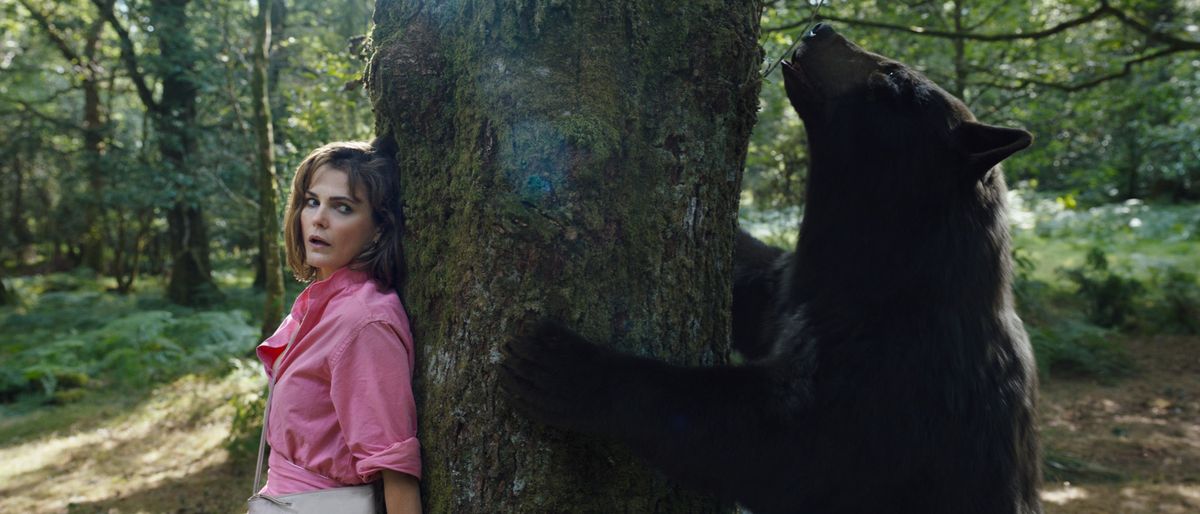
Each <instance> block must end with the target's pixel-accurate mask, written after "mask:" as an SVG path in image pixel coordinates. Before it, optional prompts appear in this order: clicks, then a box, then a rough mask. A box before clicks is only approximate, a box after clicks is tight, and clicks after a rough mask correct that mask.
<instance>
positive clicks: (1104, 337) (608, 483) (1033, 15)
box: [0, 0, 1200, 513]
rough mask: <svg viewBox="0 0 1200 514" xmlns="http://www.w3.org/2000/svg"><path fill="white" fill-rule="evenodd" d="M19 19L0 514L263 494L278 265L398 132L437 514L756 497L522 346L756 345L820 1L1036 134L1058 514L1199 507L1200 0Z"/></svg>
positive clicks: (0, 71) (1034, 259) (113, 13)
mask: <svg viewBox="0 0 1200 514" xmlns="http://www.w3.org/2000/svg"><path fill="white" fill-rule="evenodd" d="M0 13H3V17H2V18H0V147H2V151H0V199H2V201H0V243H2V244H0V462H4V463H5V464H4V465H3V466H0V511H3V512H71V513H87V512H244V511H245V503H244V502H245V498H246V497H247V496H249V495H250V488H251V484H252V482H253V477H252V474H253V468H254V459H255V452H256V451H257V447H258V434H259V431H260V429H261V426H262V419H261V418H262V412H263V404H264V401H263V400H264V398H263V392H264V390H265V385H266V381H265V378H264V376H263V373H262V368H261V364H260V363H259V362H258V360H257V359H256V358H254V348H255V346H256V345H257V344H258V343H259V342H260V341H262V339H263V338H264V337H266V336H267V335H270V334H271V333H272V332H273V331H274V330H275V327H276V326H278V325H279V323H280V320H281V318H282V316H283V315H284V314H285V312H286V311H287V309H288V308H289V306H290V305H291V302H292V300H293V299H294V298H295V297H296V296H297V295H298V294H299V293H300V292H301V291H302V290H303V289H304V286H305V284H304V283H301V282H299V281H297V280H295V279H294V278H293V277H292V274H291V272H290V271H288V270H286V269H285V265H284V264H283V263H282V262H281V260H282V255H283V254H282V250H281V244H282V229H281V228H280V227H281V221H282V216H283V209H284V206H285V204H286V201H287V194H288V191H289V190H290V184H291V181H292V178H293V175H294V173H295V170H296V167H297V165H298V164H299V163H300V161H301V160H302V159H303V158H304V156H305V155H306V154H308V152H309V151H311V150H312V149H314V148H317V147H319V146H321V145H323V144H325V143H327V142H332V141H346V140H371V139H372V138H374V137H375V136H376V135H378V134H380V133H383V132H388V133H390V134H391V135H392V136H393V137H395V138H396V139H397V140H398V141H399V142H400V143H401V158H400V159H399V161H400V168H401V174H402V176H401V183H402V185H403V187H404V190H405V192H404V194H405V203H404V209H405V217H406V230H407V232H406V234H405V236H404V237H405V239H404V241H405V252H406V259H407V261H406V269H407V273H408V274H409V277H410V279H409V281H408V282H407V283H406V285H405V288H404V290H403V291H401V292H400V297H401V298H402V299H403V301H404V303H405V307H406V309H407V310H408V312H409V314H410V316H411V317H412V322H413V334H414V337H415V340H416V344H417V346H418V350H417V351H418V354H417V355H418V363H417V378H416V385H415V386H416V389H417V392H418V395H419V399H418V407H419V412H420V413H421V421H420V431H421V434H422V446H423V452H424V454H423V456H424V465H425V467H426V470H427V471H426V476H425V477H424V479H423V482H422V495H423V497H424V498H425V509H426V510H427V511H429V512H509V511H512V512H530V511H532V512H559V511H576V509H578V511H587V512H591V511H597V512H600V511H603V510H598V509H599V508H598V507H595V506H596V505H601V504H608V505H610V506H611V505H612V504H613V503H612V502H622V503H618V505H624V506H625V507H624V508H622V509H617V510H625V511H632V512H642V511H651V510H653V511H656V512H657V511H659V510H670V511H675V510H678V511H680V512H683V511H687V512H695V511H704V512H707V511H714V512H717V511H720V512H735V511H736V507H733V506H731V505H724V504H720V503H717V502H713V501H711V500H709V499H706V498H704V497H703V496H702V495H697V494H695V493H694V492H689V491H686V490H683V491H681V490H678V489H677V488H676V487H675V486H673V485H671V484H670V483H669V482H668V481H667V480H666V479H664V478H663V477H662V476H661V475H660V474H658V473H656V472H654V471H653V470H651V469H648V468H647V467H646V466H645V465H644V464H641V463H639V462H638V461H637V459H635V458H633V457H632V456H631V455H629V454H628V452H626V451H624V450H622V449H620V448H619V447H617V446H613V445H609V444H606V443H604V442H603V441H594V440H589V439H581V438H578V436H573V435H569V434H567V433H564V432H558V431H555V430H553V429H549V428H545V427H540V426H538V425H536V424H533V423H531V422H530V421H528V420H525V419H522V418H521V417H520V416H518V415H516V414H514V413H513V412H512V411H511V409H509V408H508V407H506V406H505V404H504V402H503V401H501V400H499V399H498V397H497V395H498V393H497V392H496V388H495V380H496V372H495V361H494V359H493V358H492V356H493V354H496V352H497V350H496V347H497V346H496V345H497V344H498V343H499V342H501V341H502V340H503V335H504V334H507V333H510V332H511V331H512V327H513V326H517V325H519V324H520V323H521V322H522V320H525V319H527V318H528V316H529V315H530V314H529V313H531V312H533V313H538V314H543V315H545V314H549V315H554V316H558V317H561V318H563V319H568V320H571V322H572V323H574V324H575V325H577V326H579V327H580V331H581V332H584V333H589V334H593V335H595V336H597V337H600V336H604V337H609V338H612V339H614V340H615V341H616V344H617V345H618V346H620V345H624V346H623V348H624V349H625V350H631V351H632V350H636V351H638V352H639V353H642V354H643V355H656V356H659V357H662V358H666V359H668V360H671V361H673V362H684V363H689V364H705V365H711V364H717V363H723V362H734V363H735V364H736V363H737V362H738V361H739V360H740V358H741V357H740V356H739V355H737V354H732V355H731V352H730V351H729V349H728V344H727V341H728V338H729V330H730V329H729V320H730V317H729V313H728V311H729V306H730V298H729V288H730V284H731V282H730V280H731V279H730V277H729V274H730V269H729V265H728V264H727V261H728V259H729V255H730V251H731V248H732V244H733V243H732V239H733V235H734V230H735V229H736V226H740V227H742V228H744V229H746V230H747V231H749V232H751V233H752V234H754V235H755V236H756V237H759V238H760V239H763V240H764V241H767V242H769V243H771V244H773V245H776V246H779V247H781V248H786V249H790V248H792V247H794V245H795V244H796V236H797V227H798V226H799V222H800V220H801V218H802V215H803V210H804V204H805V200H806V196H805V194H806V183H807V171H808V165H809V160H810V155H808V149H807V134H806V132H805V128H804V125H803V124H802V123H801V121H800V119H799V117H798V116H797V114H796V112H795V111H794V110H793V108H792V106H791V105H790V104H789V102H788V98H787V95H786V93H785V90H784V86H783V78H782V77H781V74H780V71H779V67H778V66H777V65H776V63H777V62H778V61H779V60H780V59H781V58H783V57H785V56H787V55H789V52H790V49H791V48H793V45H794V43H796V42H797V41H798V40H799V38H800V37H801V35H802V34H804V32H805V30H806V29H808V28H810V27H811V26H812V24H813V23H815V22H817V21H820V22H823V23H829V24H832V25H833V26H835V27H836V28H837V30H838V32H839V33H841V34H843V35H845V36H846V37H847V38H848V39H850V40H852V41H854V42H856V43H858V44H859V45H861V46H863V47H864V48H866V49H869V50H871V51H873V52H878V53H880V54H883V55H886V56H888V57H892V58H895V59H897V60H899V61H901V62H904V63H907V64H908V65H910V66H912V67H913V68H915V69H917V70H919V71H920V72H921V73H923V74H924V75H926V76H927V77H929V78H930V79H932V80H933V81H934V82H936V83H937V84H939V85H941V86H942V87H943V88H944V89H945V90H946V91H947V92H949V93H951V94H953V95H954V96H956V97H958V98H960V99H962V100H963V102H964V103H965V104H966V105H967V106H968V107H969V108H970V109H971V111H972V112H974V113H975V115H976V116H977V117H978V118H979V119H980V120H982V121H984V122H987V123H990V124H994V125H1002V126H1008V127H1020V128H1024V129H1026V130H1028V131H1029V132H1031V133H1033V134H1034V143H1033V145H1032V146H1031V147H1030V148H1028V149H1027V150H1025V151H1022V152H1019V153H1017V154H1016V155H1014V156H1013V157H1012V158H1010V159H1008V160H1006V161H1005V163H1004V165H1003V169H1004V175H1005V179H1006V181H1007V183H1008V187H1009V193H1008V195H1009V196H1008V207H1009V212H1008V217H1009V225H1010V230H1011V233H1012V236H1013V242H1014V250H1013V259H1014V262H1015V263H1016V270H1015V275H1014V277H1013V292H1014V295H1015V298H1016V303H1017V309H1018V312H1019V313H1020V316H1021V318H1022V321H1023V323H1024V325H1025V329H1026V331H1027V332H1028V333H1029V335H1030V340H1031V342H1032V344H1033V347H1034V351H1035V354H1036V358H1037V364H1038V370H1037V371H1038V376H1039V379H1040V388H1041V393H1040V394H1041V403H1040V405H1039V411H1040V413H1039V416H1040V418H1039V420H1038V426H1039V429H1040V432H1041V443H1042V453H1043V455H1042V469H1043V474H1044V475H1045V476H1044V482H1043V485H1042V492H1041V497H1042V501H1043V504H1044V507H1045V511H1046V512H1048V513H1085V512H1086V513H1117V512H1121V513H1128V512H1147V513H1148V512H1164V513H1174V512H1180V513H1183V512H1196V511H1200V275H1198V273H1200V272H1198V271H1197V270H1200V1H1196V0H1064V1H1045V0H1018V1H999V0H942V1H931V0H897V1H891V2H889V1H865V0H756V1H754V2H738V1H721V0H693V1H685V0H680V1H674V0H672V1H663V2H659V1H654V0H620V1H615V0H614V1H608V2H592V1H587V0H578V1H576V0H478V1H470V0H463V1H459V0H451V1H446V2H420V1H412V0H378V1H377V2H376V1H370V0H346V1H343V0H334V1H312V0H258V1H257V2H226V1H223V0H55V1H48V0H0ZM424 17H429V19H439V20H443V24H442V25H438V26H437V27H435V28H433V29H431V28H428V27H427V26H424V25H420V24H412V23H413V22H412V20H414V19H416V20H422V19H425V18H424ZM445 20H449V21H445ZM406 24H410V25H406ZM743 35H744V36H746V37H748V38H751V39H747V40H746V41H749V42H750V43H749V44H747V45H740V46H739V43H740V42H741V41H742V40H743V39H745V38H741V36H743ZM739 38H740V39H739ZM629 63H633V64H632V65H630V64H629ZM614 70H616V71H614ZM746 70H748V72H744V71H746ZM631 78H632V79H631ZM715 106H726V107H728V106H733V107H730V108H729V109H727V110H720V109H719V108H718V107H715ZM742 107H745V109H742V110H739V109H741V108H742ZM710 109H711V110H710ZM743 111H744V112H743ZM560 169H567V170H570V174H569V176H570V177H572V179H571V180H570V181H568V180H567V179H564V178H561V176H559V175H554V174H553V173H551V171H553V170H560ZM548 170H549V171H548ZM568 182H571V183H568ZM573 188H574V189H573ZM548 192H549V193H548ZM846 201H853V199H848V200H846ZM514 206H518V207H519V206H524V207H520V208H519V209H518V208H515V207H514ZM526 207H528V208H529V210H528V212H526V211H525V210H523V209H525V208H526ZM518 211H520V212H518ZM530 213H532V214H530ZM734 219H736V220H737V224H736V225H735V224H734V223H733V222H732V221H733V220H734ZM679 220H683V221H682V222H680V221H679ZM614 226H619V227H622V229H621V230H614V229H613V227H614ZM618 232H619V234H618ZM560 233H566V234H568V235H567V236H560V235H559V234H560ZM564 237H565V239H564ZM564 244H565V245H567V246H566V247H564V246H563V245H564ZM563 248H569V251H568V250H567V249H563ZM567 254H569V255H570V256H571V257H570V259H567V258H566V257H564V255H567ZM564 261H570V262H564ZM664 333H665V334H669V336H666V337H663V338H662V340H661V341H654V342H648V341H647V339H649V336H650V335H651V334H664ZM697 339H706V340H707V339H712V340H721V341H725V342H726V343H725V346H724V348H723V349H720V348H712V347H710V346H709V345H708V343H699V342H695V341H696V340H697ZM450 456H456V458H450ZM610 464H611V468H609V467H606V466H610ZM599 470H604V471H599ZM596 474H601V475H602V477H600V478H597V476H596ZM631 483H635V484H637V485H636V486H630V485H629V484H631ZM581 484H585V485H581ZM580 487H588V488H594V490H593V489H589V490H588V491H587V492H586V494H587V495H588V496H586V497H584V496H580V495H581V494H584V493H581V492H578V491H577V490H578V489H579V488H580ZM530 491H537V494H530V493H529V492H530ZM523 492H524V494H522V493H523ZM593 502H601V503H593ZM664 502H665V503H666V504H667V507H663V504H664ZM588 505H590V506H593V507H590V508H589V507H584V506H588ZM568 506H574V508H572V507H568ZM672 509H674V510H672Z"/></svg>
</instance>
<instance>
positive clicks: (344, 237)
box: [300, 165, 379, 279]
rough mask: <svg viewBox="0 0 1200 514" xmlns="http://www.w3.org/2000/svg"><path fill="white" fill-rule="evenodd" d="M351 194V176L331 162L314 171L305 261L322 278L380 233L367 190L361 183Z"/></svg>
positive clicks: (303, 217) (304, 215)
mask: <svg viewBox="0 0 1200 514" xmlns="http://www.w3.org/2000/svg"><path fill="white" fill-rule="evenodd" d="M350 193H351V191H350V180H349V176H347V175H346V172H344V171H341V170H338V169H335V168H331V167H330V166H329V165H324V166H321V167H320V168H317V170H316V171H314V172H313V176H312V179H311V180H310V181H309V184H308V190H307V191H305V192H304V207H303V210H301V211H300V231H301V233H302V234H303V236H304V257H305V259H304V262H305V264H308V265H309V266H312V267H314V268H317V269H318V270H319V271H320V273H319V274H318V278H320V279H324V278H326V277H328V276H329V275H330V274H332V273H333V272H334V271H337V270H338V269H339V268H341V267H342V266H345V265H347V264H350V261H352V260H354V258H355V257H357V256H358V254H360V253H362V251H363V250H364V249H366V247H367V246H368V245H370V244H371V241H372V240H373V239H374V238H375V236H376V235H377V234H378V233H379V230H378V228H377V227H376V226H375V219H374V217H373V216H372V215H371V213H372V206H371V205H370V204H369V203H367V200H366V198H367V195H366V194H365V191H363V190H362V187H361V186H360V187H359V188H358V191H355V193H356V194H350ZM355 198H358V200H355Z"/></svg>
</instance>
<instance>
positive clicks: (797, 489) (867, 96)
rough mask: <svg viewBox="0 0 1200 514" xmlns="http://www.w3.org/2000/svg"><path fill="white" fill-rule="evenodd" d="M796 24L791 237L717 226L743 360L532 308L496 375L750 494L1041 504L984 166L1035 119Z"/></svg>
mask: <svg viewBox="0 0 1200 514" xmlns="http://www.w3.org/2000/svg"><path fill="white" fill-rule="evenodd" d="M802 39H803V41H802V44H801V45H800V46H799V48H798V49H797V50H796V51H795V52H794V53H793V54H792V55H791V57H790V59H789V60H787V61H785V62H783V63H782V64H783V73H784V81H785V87H786V91H787V94H788V98H789V100H790V102H791V103H792V106H793V107H794V108H795V110H796V112H797V113H798V114H799V116H800V118H801V120H802V121H803V123H804V125H805V130H806V132H807V134H808V144H809V155H810V166H809V170H808V173H809V176H808V184H809V185H808V189H807V193H806V195H807V196H806V199H805V204H804V215H803V218H802V220H801V224H800V232H799V236H798V241H797V243H796V247H795V249H794V250H793V251H791V252H787V253H785V252H783V251H782V250H778V249H774V248H771V247H768V246H766V245H764V244H763V243H761V242H759V241H757V240H755V239H754V238H753V237H751V236H750V235H749V234H747V233H745V232H744V231H739V233H738V234H737V236H736V237H737V239H736V241H735V244H734V252H733V253H734V262H735V269H734V276H733V295H734V297H733V306H732V308H733V313H732V315H733V326H732V343H733V346H734V347H735V348H736V349H738V350H739V351H741V352H742V353H743V354H745V355H746V356H747V357H748V358H747V360H746V361H745V362H743V363H741V364H737V365H724V366H714V367H686V366H676V365H670V364H667V363H663V362H661V361H657V360H654V359H649V358H642V357H637V356H632V355H627V354H623V353H619V352H616V351H613V350H610V349H608V348H605V347H602V346H598V345H596V344H594V343H592V342H590V341H588V340H586V339H585V338H583V337H582V336H580V335H578V334H576V333H575V332H573V331H571V330H570V329H568V328H566V327H565V326H563V325H561V324H559V323H558V322H555V321H551V320H546V321H542V322H540V323H536V324H532V325H531V327H530V328H529V329H525V330H523V331H522V332H521V333H519V334H517V335H515V336H514V337H512V338H511V339H510V340H508V341H507V342H506V343H505V345H504V353H505V356H504V359H503V360H502V361H501V363H500V366H501V369H500V370H499V371H500V385H501V387H502V390H503V393H504V394H505V396H506V397H507V398H508V400H509V401H510V402H511V403H512V405H513V406H514V407H515V408H516V409H517V410H518V411H521V412H524V413H525V414H526V415H528V416H530V417H532V418H534V419H536V420H540V421H541V422H544V423H546V424H549V425H551V426H556V427H562V428H565V429H569V430H574V431H578V432H583V433H586V434H592V435H596V436H603V437H607V438H613V439H616V440H619V441H621V442H624V443H625V444H627V445H628V446H629V447H630V448H631V449H632V450H633V451H634V452H635V453H636V454H638V455H640V456H641V457H642V458H644V459H646V460H647V461H649V463H650V464H651V465H653V466H655V467H657V468H659V469H660V470H662V472H664V473H665V474H666V475H667V476H668V477H670V478H672V479H674V480H676V481H678V482H679V483H682V484H685V485H688V486H691V487H694V488H696V489H697V490H699V491H703V492H707V493H710V494H713V495H716V496H717V497H720V498H725V499H730V500H733V501H736V502H738V503H740V504H741V505H742V506H744V507H745V508H747V509H749V510H751V511H753V512H756V513H776V512H779V513H783V512H805V513H821V514H829V513H862V514H885V513H921V514H965V513H972V514H1001V513H1003V514H1033V513H1039V512H1041V504H1040V501H1039V497H1038V486H1039V483H1040V481H1041V475H1040V456H1039V447H1038V442H1037V431H1036V427H1035V415H1036V402H1037V374H1036V366H1035V363H1034V357H1033V353H1032V350H1031V347H1030V345H1029V340H1028V337H1027V335H1026V334H1025V331H1024V326H1023V324H1022V322H1021V320H1020V319H1019V318H1018V316H1017V314H1016V312H1015V309H1014V306H1013V296H1012V291H1011V279H1012V266H1013V265H1012V256H1011V252H1010V236H1009V233H1008V224H1007V221H1006V213H1005V193H1006V186H1005V183H1004V178H1003V176H1002V173H1001V170H1000V169H999V167H998V164H999V163H1000V162H1001V161H1002V160H1004V159H1005V158H1007V157H1008V156H1010V155H1012V154H1013V153H1015V152H1017V151H1019V150H1021V149H1024V148H1026V147H1028V146H1029V145H1030V144H1031V142H1032V135H1031V134H1030V133H1028V132H1026V131H1024V130H1020V129H1014V128H1006V127H999V126H992V125H986V124H983V123H980V122H979V121H977V120H976V119H975V117H974V116H973V115H972V114H971V112H970V111H969V110H968V109H967V107H966V105H965V104H964V103H963V102H961V101H960V100H958V99H957V98H954V97H953V96H952V95H950V94H949V93H947V92H946V91H944V90H943V89H941V88H940V87H938V86H937V85H936V84H934V83H933V82H932V81H930V80H929V79H928V78H926V77H924V76H923V75H922V74H920V73H918V72H917V71H915V70H913V69H912V68H910V67H908V66H906V65H904V64H902V63H900V62H897V61H895V60H892V59H889V58H886V57H883V56H881V55H877V54H874V53H871V52H868V51H866V50H864V49H862V48H861V47H859V46H857V45H855V44H854V43H852V42H850V41H849V40H847V39H846V38H845V37H843V36H842V35H840V34H838V33H837V32H836V31H835V30H834V29H833V28H832V27H830V26H829V25H827V24H819V25H817V26H815V27H814V28H813V29H812V30H811V31H809V32H808V33H806V34H805V35H804V37H803V38H802Z"/></svg>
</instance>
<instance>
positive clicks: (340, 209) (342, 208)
mask: <svg viewBox="0 0 1200 514" xmlns="http://www.w3.org/2000/svg"><path fill="white" fill-rule="evenodd" d="M337 211H338V212H340V213H342V214H350V213H351V212H354V209H351V208H350V206H349V205H346V204H342V205H339V206H337Z"/></svg>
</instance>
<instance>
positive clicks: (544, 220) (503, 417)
mask: <svg viewBox="0 0 1200 514" xmlns="http://www.w3.org/2000/svg"><path fill="white" fill-rule="evenodd" d="M375 22H376V28H375V32H374V34H373V39H372V40H373V42H374V45H375V48H374V50H375V55H374V57H373V58H372V61H371V64H370V67H369V72H368V78H367V83H368V90H369V92H370V95H371V98H372V101H373V103H374V107H375V112H376V116H377V117H376V123H377V127H376V128H377V130H379V131H380V132H381V133H387V132H390V133H392V134H394V135H395V137H396V139H397V142H398V145H399V153H398V159H399V161H400V167H401V177H402V178H401V182H402V187H403V194H404V205H405V209H406V211H405V213H406V233H405V251H406V266H407V273H408V276H407V283H406V285H405V287H404V290H403V293H402V298H403V299H404V301H405V305H406V307H407V309H408V312H409V314H410V316H411V320H412V326H413V333H414V339H415V341H416V346H417V348H418V355H417V366H418V368H417V369H418V372H417V395H418V402H419V403H418V409H419V411H420V412H419V416H420V419H421V422H420V431H421V441H422V446H423V455H424V463H425V468H424V477H423V480H422V487H423V489H424V490H423V494H424V499H425V502H426V506H427V510H428V511H429V512H435V513H440V512H689V513H690V512H728V511H730V506H728V505H722V504H720V503H718V502H715V501H713V500H711V499H708V498H705V497H703V496H702V495H700V494H698V493H696V492H694V491H685V490H682V489H680V488H678V487H677V486H675V485H673V484H671V483H669V482H667V481H666V480H665V479H664V478H663V477H662V476H661V475H659V474H657V473H656V472H654V471H652V470H651V469H649V468H647V467H646V466H645V465H644V464H643V463H641V462H638V461H636V460H635V459H633V457H631V454H630V453H629V452H628V451H626V450H625V449H624V448H623V447H621V446H619V445H615V444H611V443H608V442H605V441H598V440H595V439H591V438H586V437H581V436H576V435H571V434H567V433H564V432H560V431H556V430H550V429H547V428H545V427H543V426H540V425H534V424H532V423H530V422H529V421H527V420H526V419H525V418H523V417H521V416H519V415H516V414H515V413H514V412H513V410H512V409H511V408H510V406H509V405H508V404H506V403H505V402H504V401H503V400H502V399H501V398H500V397H499V393H498V391H497V388H496V382H495V380H496V365H497V362H498V361H499V359H500V352H501V345H502V343H503V342H504V341H505V339H506V338H507V337H509V335H511V334H512V333H513V332H514V331H516V330H518V328H519V327H520V326H523V325H526V324H527V323H529V322H531V321H534V320H536V319H539V318H542V317H552V318H557V319H561V320H563V321H564V322H565V323H567V324H568V325H569V326H571V327H573V328H575V329H577V330H579V331H581V332H582V333H583V334H585V335H587V336H589V337H591V338H592V339H593V340H596V341H609V342H612V344H614V345H615V346H617V347H619V348H620V349H622V350H624V351H628V352H634V353H638V354H642V355H655V356H658V357H661V358H664V359H667V360H669V361H672V362H677V363H687V364H692V365H695V364H704V365H711V364H715V363H719V362H723V361H725V359H726V357H727V353H728V348H727V342H728V337H729V323H730V314H729V309H730V303H729V302H730V293H729V289H730V274H731V272H732V269H731V268H732V265H731V261H730V259H731V249H732V240H733V234H734V230H735V227H736V216H737V201H738V191H739V189H740V181H741V169H742V164H743V162H744V158H745V153H746V148H747V143H748V140H749V133H750V128H751V126H752V125H753V124H754V120H755V112H756V109H757V93H758V87H759V78H758V74H757V64H758V63H759V62H760V61H759V59H760V57H761V52H760V49H759V47H758V44H757V35H758V23H759V5H758V4H757V2H739V1H719V0H689V1H666V2H663V1H655V0H609V1H565V2H564V1H553V0H520V1H517V0H492V1H480V2H419V1H402V0H379V1H378V2H377V5H376V12H375Z"/></svg>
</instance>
